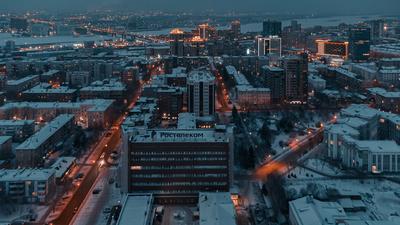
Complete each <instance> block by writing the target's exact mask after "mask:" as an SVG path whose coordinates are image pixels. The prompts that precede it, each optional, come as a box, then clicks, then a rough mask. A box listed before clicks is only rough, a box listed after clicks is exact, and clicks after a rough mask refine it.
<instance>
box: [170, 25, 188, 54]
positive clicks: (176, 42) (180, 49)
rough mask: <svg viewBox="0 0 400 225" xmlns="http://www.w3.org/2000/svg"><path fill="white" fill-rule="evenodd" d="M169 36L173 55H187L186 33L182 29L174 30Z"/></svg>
mask: <svg viewBox="0 0 400 225" xmlns="http://www.w3.org/2000/svg"><path fill="white" fill-rule="evenodd" d="M169 35H170V41H169V45H170V51H171V55H176V56H183V55H184V54H185V42H184V35H185V33H184V31H183V30H181V29H173V30H171V32H170V33H169Z"/></svg>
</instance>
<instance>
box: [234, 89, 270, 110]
mask: <svg viewBox="0 0 400 225" xmlns="http://www.w3.org/2000/svg"><path fill="white" fill-rule="evenodd" d="M236 97H237V103H238V104H239V105H240V106H241V107H242V108H253V107H256V108H265V107H267V106H268V105H270V104H271V90H270V89H269V88H255V87H253V86H251V85H238V86H236Z"/></svg>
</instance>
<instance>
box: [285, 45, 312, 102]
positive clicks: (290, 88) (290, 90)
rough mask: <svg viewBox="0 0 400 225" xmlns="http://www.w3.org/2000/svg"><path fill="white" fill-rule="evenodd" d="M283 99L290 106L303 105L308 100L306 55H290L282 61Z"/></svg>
mask: <svg viewBox="0 0 400 225" xmlns="http://www.w3.org/2000/svg"><path fill="white" fill-rule="evenodd" d="M283 68H284V70H285V71H284V73H285V99H286V102H288V103H290V104H304V103H306V102H307V99H308V55H307V54H305V53H303V54H299V55H290V56H287V57H285V58H284V59H283Z"/></svg>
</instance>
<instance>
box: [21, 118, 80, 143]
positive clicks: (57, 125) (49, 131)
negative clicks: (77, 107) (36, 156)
mask: <svg viewBox="0 0 400 225" xmlns="http://www.w3.org/2000/svg"><path fill="white" fill-rule="evenodd" d="M73 119H74V115H71V114H61V115H59V116H57V117H56V118H54V120H52V121H51V122H49V123H48V124H46V125H45V126H44V127H43V128H42V129H40V130H39V131H38V132H36V133H35V134H33V135H32V136H31V137H29V138H28V139H26V140H25V141H24V142H23V143H21V144H20V145H18V146H17V148H16V150H31V149H36V148H38V147H39V146H40V145H41V144H43V142H45V141H46V140H47V139H49V138H51V136H52V135H53V134H54V133H55V132H57V131H58V130H59V129H61V128H62V127H63V126H64V125H65V124H67V123H68V122H70V121H71V120H73Z"/></svg>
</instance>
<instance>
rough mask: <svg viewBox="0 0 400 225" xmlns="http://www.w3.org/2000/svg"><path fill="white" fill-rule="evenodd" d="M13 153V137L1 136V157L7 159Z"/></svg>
mask: <svg viewBox="0 0 400 225" xmlns="http://www.w3.org/2000/svg"><path fill="white" fill-rule="evenodd" d="M11 154H12V137H11V136H0V159H5V158H6V157H9V156H10V155H11Z"/></svg>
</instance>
